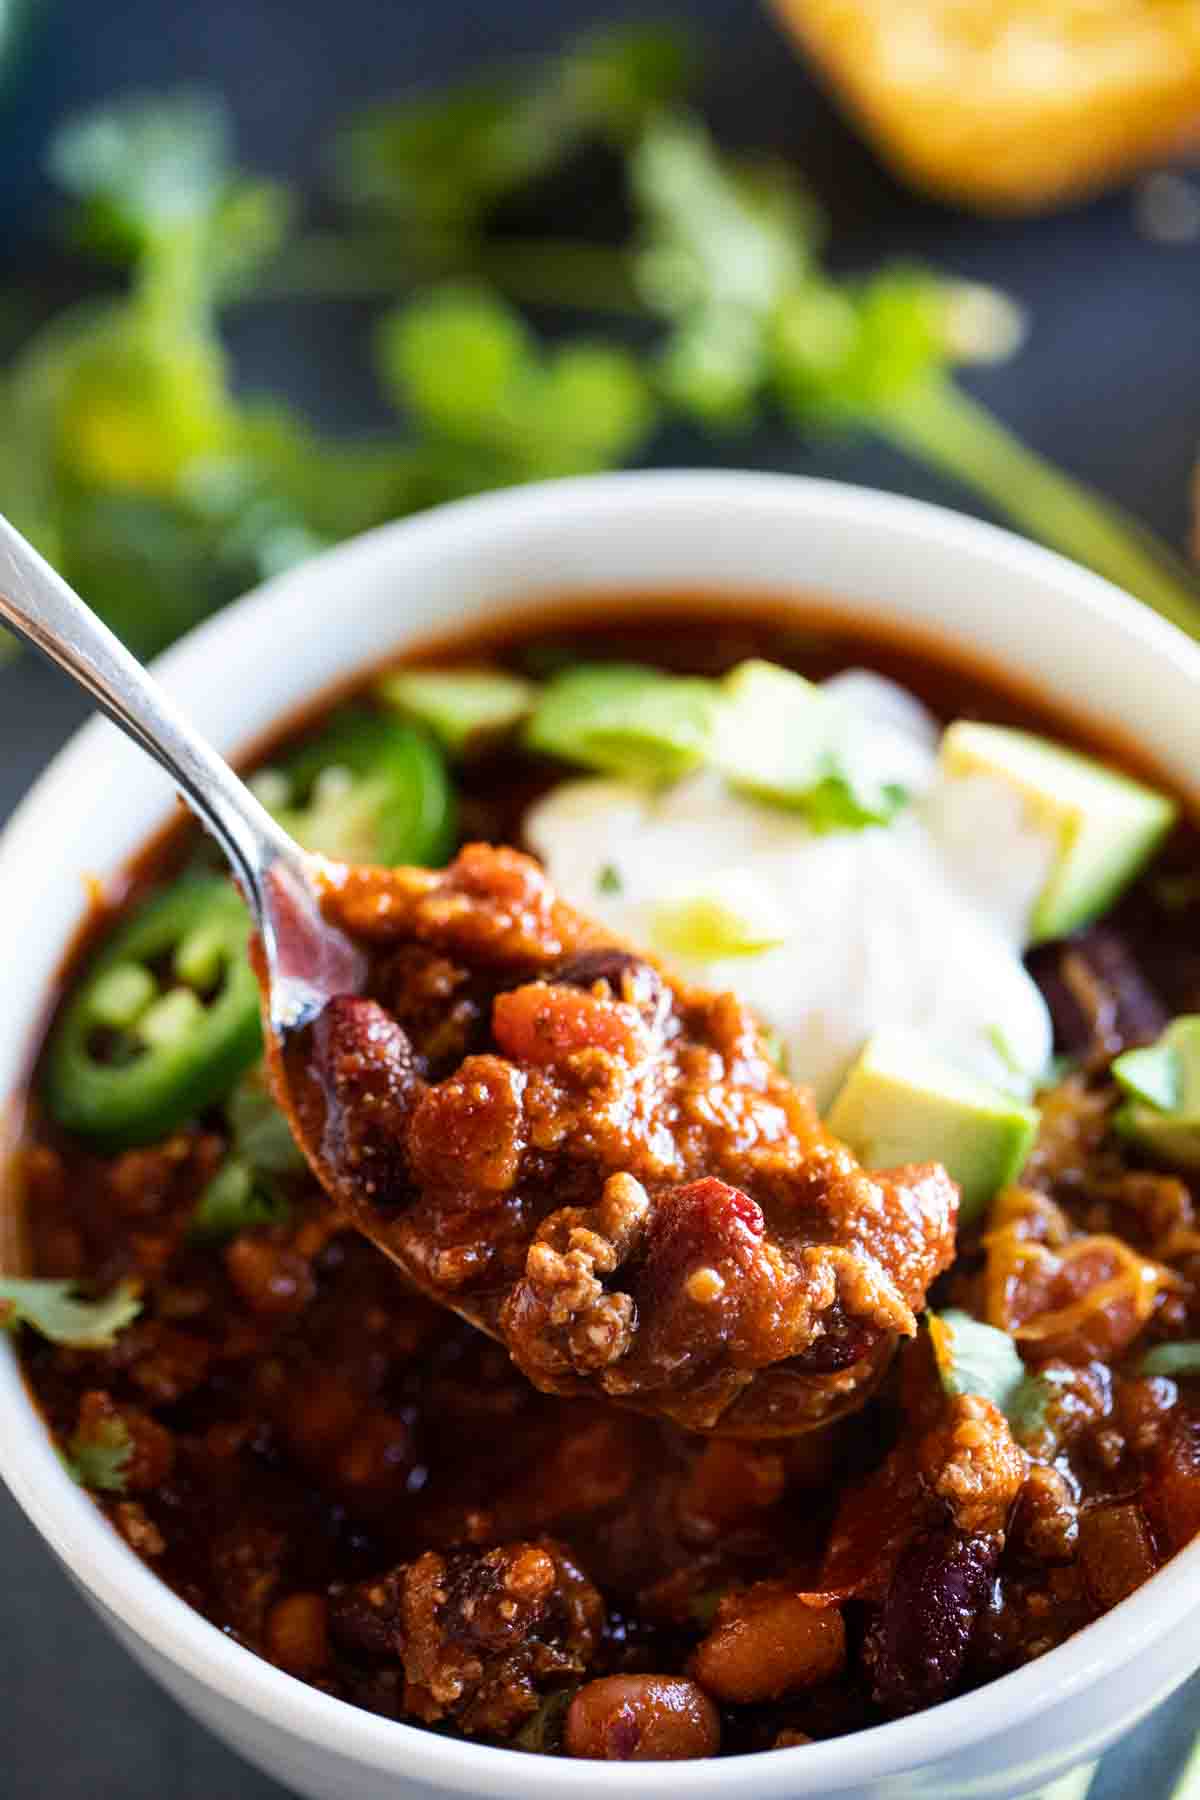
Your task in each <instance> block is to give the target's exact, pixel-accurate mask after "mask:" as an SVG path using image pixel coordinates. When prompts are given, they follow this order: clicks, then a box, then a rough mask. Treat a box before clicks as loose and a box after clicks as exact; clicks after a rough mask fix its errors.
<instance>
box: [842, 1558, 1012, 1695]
mask: <svg viewBox="0 0 1200 1800" xmlns="http://www.w3.org/2000/svg"><path fill="white" fill-rule="evenodd" d="M1001 1541H1002V1540H1001V1539H1000V1538H981V1537H966V1536H964V1535H963V1534H962V1533H961V1532H957V1531H933V1532H928V1533H926V1534H925V1535H924V1536H922V1537H919V1538H918V1539H917V1540H916V1542H915V1543H913V1544H910V1545H909V1547H908V1549H907V1550H906V1551H905V1552H904V1554H903V1556H902V1557H901V1558H900V1561H899V1563H898V1564H897V1567H896V1572H895V1574H894V1575H893V1577H892V1582H891V1586H890V1588H889V1589H888V1593H887V1598H886V1599H885V1600H884V1603H883V1609H882V1611H881V1613H880V1615H879V1618H878V1619H877V1620H876V1622H875V1624H874V1625H873V1627H872V1628H871V1631H870V1633H869V1634H868V1637H867V1642H866V1644H865V1645H864V1658H865V1660H866V1661H867V1663H868V1664H869V1665H870V1666H871V1668H872V1670H873V1675H874V1697H875V1699H876V1701H877V1702H878V1703H879V1705H880V1706H882V1707H885V1708H886V1709H887V1711H888V1712H893V1713H906V1712H916V1711H918V1710H919V1709H920V1708H921V1707H923V1706H932V1705H933V1704H934V1703H935V1702H936V1701H938V1700H944V1699H945V1698H946V1696H947V1695H948V1694H949V1693H951V1691H952V1690H953V1688H954V1687H955V1685H956V1683H957V1681H958V1678H959V1676H960V1675H961V1673H962V1666H963V1663H964V1661H965V1660H966V1655H967V1646H968V1644H969V1643H970V1640H971V1632H972V1630H973V1628H974V1625H975V1619H976V1615H977V1614H978V1612H979V1609H980V1607H981V1606H982V1604H983V1599H984V1595H985V1592H986V1589H987V1583H988V1580H989V1578H990V1576H991V1574H992V1571H993V1570H994V1569H995V1567H996V1563H997V1562H998V1560H999V1557H1000V1546H1001Z"/></svg>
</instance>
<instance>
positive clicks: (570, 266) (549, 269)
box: [226, 231, 645, 315]
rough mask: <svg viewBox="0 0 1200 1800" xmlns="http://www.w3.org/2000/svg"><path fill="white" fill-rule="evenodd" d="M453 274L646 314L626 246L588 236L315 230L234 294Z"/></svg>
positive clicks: (307, 293) (283, 295) (346, 288)
mask: <svg viewBox="0 0 1200 1800" xmlns="http://www.w3.org/2000/svg"><path fill="white" fill-rule="evenodd" d="M448 277H463V278H467V279H469V278H472V277H473V278H474V279H476V280H479V281H485V282H489V283H490V284H491V285H492V286H494V287H497V288H499V289H500V291H501V292H502V293H504V294H506V295H507V296H508V298H509V299H510V300H516V301H520V302H522V303H524V304H526V305H529V306H546V307H562V308H564V309H568V310H571V311H583V312H609V313H620V314H631V315H637V314H644V312H645V308H644V306H643V305H642V304H641V302H640V300H639V298H638V294H637V291H636V288H635V286H634V282H633V276H632V273H631V268H630V259H629V257H628V256H627V255H626V253H625V251H623V250H621V249H618V248H617V247H615V246H612V245H608V244H593V243H588V242H586V241H585V240H582V239H560V238H533V237H529V238H525V237H510V238H488V239H486V240H483V241H479V240H474V241H468V242H465V243H463V242H458V241H455V240H453V239H451V240H448V241H441V242H428V241H426V242H424V243H422V242H420V241H419V240H416V241H413V240H402V239H401V238H400V237H399V236H397V235H395V234H384V233H380V232H371V233H359V234H348V233H343V232H337V231H325V232H320V231H314V232H309V233H308V234H307V235H306V236H304V237H302V238H298V239H297V240H296V242H295V243H293V244H291V245H289V246H288V248H287V249H286V250H284V251H283V252H282V253H281V254H280V255H279V256H278V257H276V259H275V260H274V261H273V262H272V263H271V265H270V266H269V268H267V269H264V270H262V271H260V272H259V273H258V274H256V275H255V277H254V279H253V282H252V284H251V285H249V286H247V287H246V288H244V289H242V290H239V291H236V292H234V293H232V294H230V295H228V296H226V297H227V298H228V299H230V300H234V301H245V300H253V301H262V300H296V299H304V300H341V299H345V300H350V299H375V298H384V299H389V300H390V299H396V298H399V297H402V296H403V295H404V294H405V293H410V292H412V290H413V289H414V288H418V287H424V286H426V285H427V284H428V283H430V282H433V281H442V280H445V279H446V278H448Z"/></svg>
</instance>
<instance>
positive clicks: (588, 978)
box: [547, 947, 670, 1025]
mask: <svg viewBox="0 0 1200 1800" xmlns="http://www.w3.org/2000/svg"><path fill="white" fill-rule="evenodd" d="M547 979H548V980H550V981H556V982H562V983H563V984H564V985H565V986H568V987H580V988H590V987H594V986H595V984H596V982H598V981H606V982H607V983H608V985H609V987H610V988H611V989H612V992H613V997H614V998H615V999H617V1000H627V1001H628V1002H629V1004H630V1005H631V1006H636V1007H637V1009H638V1011H639V1012H640V1013H641V1014H642V1017H643V1018H644V1019H645V1020H646V1023H647V1024H648V1025H657V1024H659V1023H660V1022H661V1019H662V1016H663V1014H664V1013H665V1012H666V1011H667V1008H668V1007H669V1005H670V996H669V995H668V993H667V990H666V986H665V984H664V982H663V979H662V976H661V975H660V974H659V973H658V970H657V969H655V968H652V967H651V965H650V964H649V963H648V962H644V961H643V960H642V958H641V957H640V956H635V955H634V954H633V952H632V951H630V950H618V949H616V948H615V947H614V948H611V949H606V950H581V951H580V953H579V955H578V956H570V957H568V958H567V960H566V961H565V962H563V963H560V964H559V965H558V967H557V968H556V969H552V970H551V971H550V974H549V976H548V977H547Z"/></svg>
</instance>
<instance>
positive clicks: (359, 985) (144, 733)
mask: <svg viewBox="0 0 1200 1800" xmlns="http://www.w3.org/2000/svg"><path fill="white" fill-rule="evenodd" d="M0 623H3V624H5V625H8V626H10V627H11V628H12V629H13V630H14V631H16V632H17V633H18V635H19V636H21V637H23V638H26V639H27V640H28V641H29V643H31V644H32V645H33V646H34V647H35V649H37V650H39V651H41V652H42V654H43V655H44V656H47V657H48V658H49V659H50V660H51V661H52V662H55V663H57V664H58V665H59V666H60V667H61V668H63V669H65V670H66V672H67V674H68V675H70V676H71V677H72V678H73V680H75V681H77V682H78V683H79V684H80V686H81V687H83V688H86V690H87V691H88V693H90V694H91V695H92V697H93V698H94V699H95V700H96V701H97V702H98V704H99V705H100V707H101V708H102V709H103V711H104V712H106V713H107V714H108V716H109V717H110V718H111V719H112V720H113V721H114V723H115V724H117V725H119V726H120V728H121V730H122V731H124V732H125V733H126V734H127V735H128V736H129V737H131V738H132V739H133V740H134V742H135V743H136V744H139V745H140V746H141V747H142V749H143V750H146V751H148V752H149V754H150V755H151V756H153V757H154V758H155V760H156V761H157V762H159V763H161V765H162V766H163V768H164V769H166V771H167V773H168V774H169V775H171V776H172V777H173V778H174V780H175V781H176V783H177V784H178V786H179V790H180V793H181V794H182V796H183V798H184V800H185V801H186V802H187V804H188V805H189V806H190V807H191V809H192V811H193V812H194V813H195V814H196V816H197V817H198V818H199V820H200V822H201V824H202V825H204V826H205V827H206V828H207V829H208V831H210V832H211V833H212V835H213V837H214V838H215V839H216V840H217V843H218V844H219V845H220V847H221V849H222V850H223V851H224V853H225V855H226V857H227V858H228V859H229V863H230V865H231V867H232V869H233V873H234V875H235V877H236V878H237V880H238V883H239V885H240V886H241V888H242V890H243V892H244V894H245V896H246V899H247V901H248V902H249V905H250V910H251V913H252V915H253V919H254V923H255V925H256V927H257V929H258V933H259V937H260V939H261V942H262V948H263V960H262V963H261V964H260V968H259V979H260V984H263V985H264V986H265V999H266V1012H267V1024H268V1028H269V1032H270V1035H271V1038H272V1040H273V1041H272V1043H271V1045H270V1046H269V1049H270V1053H271V1059H272V1065H273V1067H274V1068H275V1070H276V1072H277V1075H278V1076H279V1082H278V1091H279V1098H280V1100H281V1102H282V1103H283V1104H284V1106H285V1111H286V1112H287V1115H288V1120H289V1123H290V1124H291V1126H292V1130H293V1134H294V1135H295V1137H296V1139H297V1142H298V1143H299V1144H300V1147H301V1148H302V1149H303V1150H304V1152H305V1155H306V1156H307V1158H308V1160H309V1162H310V1164H311V1166H312V1168H313V1171H314V1173H315V1174H316V1176H317V1178H318V1180H320V1182H321V1184H322V1186H323V1187H324V1188H325V1190H326V1192H327V1193H328V1194H329V1195H330V1198H331V1199H332V1200H333V1201H334V1204H335V1206H337V1208H338V1210H339V1211H340V1212H341V1213H342V1214H343V1216H344V1217H345V1218H346V1220H347V1222H348V1223H349V1224H351V1225H353V1226H354V1227H355V1229H357V1230H358V1231H360V1232H361V1233H362V1235H363V1236H364V1237H366V1238H368V1239H369V1240H370V1241H371V1242H372V1243H373V1244H375V1246H376V1247H377V1248H378V1249H379V1250H381V1251H383V1253H384V1254H385V1255H386V1256H388V1257H390V1258H391V1260H392V1261H393V1262H395V1263H398V1264H399V1266H400V1268H401V1270H402V1271H403V1273H404V1274H405V1276H406V1277H407V1278H408V1280H409V1282H410V1283H411V1284H412V1285H413V1286H414V1287H417V1288H418V1289H420V1290H421V1291H423V1292H424V1293H426V1294H427V1295H428V1296H429V1298H430V1299H432V1300H434V1301H435V1302H436V1303H437V1304H439V1305H441V1306H444V1307H447V1308H449V1309H450V1310H452V1311H454V1312H457V1313H458V1314H459V1315H460V1317H462V1318H464V1319H466V1320H468V1321H469V1322H470V1323H471V1324H472V1325H474V1326H476V1327H477V1328H478V1329H480V1330H483V1331H486V1332H488V1333H489V1334H490V1335H492V1336H499V1335H500V1334H499V1331H498V1329H497V1323H496V1319H495V1318H494V1317H493V1316H492V1315H491V1314H489V1312H488V1311H487V1308H486V1305H485V1304H484V1301H483V1300H482V1299H481V1298H479V1297H471V1296H467V1295H458V1296H451V1295H448V1294H447V1293H445V1292H444V1291H441V1290H439V1289H437V1288H436V1287H435V1286H434V1285H433V1284H432V1283H431V1282H430V1280H429V1277H428V1273H427V1271H426V1270H425V1269H424V1268H423V1267H422V1266H415V1265H414V1263H413V1259H412V1258H411V1257H407V1256H406V1255H405V1254H404V1253H403V1250H402V1248H401V1247H400V1246H398V1244H397V1242H396V1241H395V1237H394V1234H392V1233H391V1232H390V1231H389V1224H388V1220H387V1218H386V1217H385V1216H381V1215H379V1214H378V1213H377V1209H376V1208H375V1206H374V1204H373V1201H372V1198H371V1189H370V1184H367V1186H366V1188H365V1190H363V1191H359V1190H360V1186H361V1184H360V1183H359V1182H358V1181H357V1180H356V1179H352V1178H351V1177H350V1176H349V1175H347V1173H346V1171H345V1170H343V1169H342V1168H341V1167H340V1166H339V1164H338V1161H337V1159H336V1157H335V1156H333V1155H332V1153H331V1152H330V1150H329V1144H328V1137H329V1134H328V1133H327V1132H326V1130H325V1129H324V1123H323V1116H324V1115H323V1113H322V1111H321V1108H320V1107H318V1109H317V1112H318V1113H321V1117H317V1116H316V1115H315V1114H314V1116H312V1117H310V1116H309V1115H308V1113H307V1112H306V1110H305V1107H304V1105H303V1103H302V1096H303V1094H304V1092H305V1090H306V1085H307V1086H311V1085H312V1083H307V1084H306V1080H305V1075H306V1070H307V1061H308V1039H307V1038H306V1037H305V1036H303V1035H302V1032H303V1031H304V1028H305V1027H307V1026H309V1025H312V1024H314V1022H315V1021H316V1020H317V1019H318V1018H319V1016H320V1015H321V1014H322V1013H323V1012H324V1011H325V1009H326V1007H327V1006H328V1005H329V1003H330V1002H331V1001H335V1000H337V999H339V998H340V997H343V996H346V995H359V994H361V993H362V991H363V988H364V986H365V983H366V977H367V966H366V960H365V958H364V957H363V956H362V954H361V953H360V952H359V951H358V949H356V947H355V946H354V945H353V944H352V943H351V941H350V940H349V938H347V937H346V936H345V935H344V934H343V933H342V932H340V931H339V930H337V929H336V927H334V926H332V925H330V924H329V923H328V921H327V920H326V919H325V918H324V916H323V915H322V911H321V905H320V898H319V895H320V890H321V886H322V877H327V876H328V875H330V874H331V873H332V872H333V871H334V870H335V869H336V867H337V865H331V864H330V863H329V862H328V861H327V859H325V858H323V857H317V856H313V855H311V854H309V853H308V852H307V851H305V850H302V849H301V848H300V846H299V844H297V843H295V842H294V841H293V839H292V838H290V837H289V836H288V834H287V833H286V832H285V831H282V830H281V829H280V827H279V826H278V825H277V824H276V823H275V821H274V819H272V818H271V816H270V814H269V813H267V812H266V811H265V809H264V808H263V807H262V806H261V805H260V803H259V802H258V801H257V800H256V799H255V798H254V795H253V794H252V793H251V792H250V790H249V789H248V788H247V787H246V786H245V785H244V784H243V783H242V782H241V781H240V780H239V779H238V777H237V776H236V775H235V774H234V773H233V770H232V769H231V768H230V767H229V765H228V763H226V762H224V761H223V760H222V759H221V757H219V756H218V755H217V753H216V751H215V750H213V748H212V746H211V745H210V744H208V743H206V742H205V740H204V739H203V738H202V737H201V736H200V735H199V733H198V732H197V731H196V730H195V729H194V728H193V726H192V725H190V724H189V723H188V721H187V719H186V718H185V717H184V716H183V714H182V713H181V712H180V711H179V709H178V708H177V707H176V705H175V704H174V702H173V701H172V700H170V699H169V698H168V696H167V695H166V694H164V693H163V691H162V689H161V688H160V687H159V686H158V684H157V682H155V681H154V680H153V679H152V678H151V677H150V676H149V675H148V674H147V673H146V671H145V669H143V668H142V667H141V665H140V664H139V663H138V662H137V661H136V660H135V659H134V658H133V657H132V656H131V655H130V654H129V652H128V651H127V650H126V649H125V648H124V646H123V645H122V644H121V643H119V642H118V640H117V639H116V638H115V637H114V636H113V634H112V632H111V631H109V629H108V627H107V626H106V625H103V624H102V623H101V622H100V620H99V619H98V618H97V617H96V615H95V613H93V612H92V611H91V609H90V608H89V607H88V606H86V605H85V604H84V602H83V601H82V600H81V599H80V597H79V595H78V594H76V593H75V592H74V591H73V590H72V588H71V587H69V586H68V584H67V583H66V582H65V581H64V580H63V579H62V577H61V576H60V575H58V574H56V572H55V571H54V570H53V569H52V568H51V567H50V565H49V564H48V563H47V562H46V561H45V560H44V558H43V557H41V556H40V555H39V554H38V552H37V551H36V550H35V549H34V548H33V547H32V545H30V544H29V543H27V542H26V540H25V539H24V538H23V537H22V536H21V534H20V532H18V531H17V530H16V529H15V528H14V527H13V526H12V525H11V524H9V522H8V521H7V520H6V519H4V518H3V517H2V516H0ZM264 975H265V983H264ZM290 1052H294V1054H295V1056H296V1058H298V1062H299V1067H298V1068H294V1067H289V1066H288V1063H289V1060H290V1057H289V1055H288V1054H287V1053H290ZM890 1355H891V1344H890V1341H889V1339H888V1338H887V1337H886V1336H883V1337H881V1338H880V1339H879V1341H878V1342H877V1343H876V1344H875V1345H874V1346H873V1348H872V1349H871V1350H870V1351H868V1353H867V1354H866V1355H865V1356H864V1357H863V1358H862V1360H861V1362H860V1363H859V1364H858V1366H857V1379H856V1381H855V1382H853V1383H849V1382H843V1383H842V1385H841V1386H838V1385H837V1384H835V1385H834V1386H832V1387H831V1386H830V1385H829V1383H828V1382H827V1381H826V1380H824V1379H823V1378H822V1377H821V1376H820V1375H819V1374H818V1375H816V1376H812V1377H809V1376H806V1375H803V1374H800V1373H798V1372H795V1371H790V1370H789V1369H788V1366H787V1364H786V1363H784V1364H781V1365H779V1366H778V1368H777V1369H766V1370H762V1371H759V1372H758V1374H757V1376H756V1378H755V1381H754V1383H753V1405H754V1410H753V1411H751V1410H750V1408H749V1406H747V1407H746V1408H745V1417H741V1416H739V1418H738V1420H737V1421H736V1422H732V1423H731V1422H726V1421H713V1422H710V1423H711V1424H712V1425H715V1428H716V1429H717V1430H718V1431H721V1432H725V1431H727V1430H728V1431H732V1432H733V1433H734V1435H747V1434H748V1435H752V1436H763V1435H768V1436H773V1435H792V1434H793V1433H796V1432H801V1431H807V1430H812V1429H814V1428H815V1427H817V1426H819V1425H826V1424H829V1423H830V1422H832V1421H833V1420H834V1419H836V1418H838V1417H840V1416H841V1415H842V1414H843V1413H845V1412H849V1411H855V1410H857V1409H858V1408H859V1407H860V1406H861V1405H862V1404H863V1403H864V1402H865V1400H866V1399H867V1398H868V1397H869V1395H870V1393H871V1392H873V1391H874V1389H875V1387H876V1386H877V1385H878V1382H879V1380H880V1379H881V1378H882V1375H883V1373H884V1371H885V1369H886V1366H887V1363H888V1361H889V1359H890ZM555 1391H559V1392H566V1391H575V1390H574V1389H570V1390H568V1389H556V1390H555ZM614 1398H617V1399H618V1403H619V1404H623V1405H628V1406H632V1407H634V1408H636V1409H637V1410H639V1411H646V1412H650V1413H661V1414H664V1415H665V1416H667V1417H672V1416H675V1415H674V1414H673V1412H672V1408H671V1405H670V1403H669V1397H668V1398H662V1397H659V1396H656V1395H655V1394H654V1393H653V1392H652V1393H650V1394H648V1395H647V1396H645V1397H641V1398H639V1397H637V1396H634V1395H629V1396H624V1397H622V1396H614ZM746 1399H747V1401H749V1400H750V1394H749V1391H748V1392H747V1396H746ZM738 1411H739V1415H740V1413H741V1411H742V1408H741V1407H739V1409H738ZM692 1423H695V1421H692Z"/></svg>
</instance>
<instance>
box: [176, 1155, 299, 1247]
mask: <svg viewBox="0 0 1200 1800" xmlns="http://www.w3.org/2000/svg"><path fill="white" fill-rule="evenodd" d="M290 1215H291V1207H290V1206H289V1204H288V1201H287V1198H286V1196H285V1195H283V1194H281V1193H279V1192H278V1191H277V1190H276V1189H275V1188H274V1187H273V1186H271V1185H270V1184H269V1183H267V1182H266V1181H264V1180H263V1179H261V1178H260V1177H259V1176H258V1175H257V1174H256V1173H255V1171H254V1170H253V1169H252V1168H251V1167H250V1165H249V1164H248V1163H246V1162H243V1161H242V1160H241V1159H240V1158H239V1157H237V1156H228V1157H226V1159H225V1161H224V1162H223V1163H222V1164H221V1167H220V1168H219V1169H218V1170H217V1173H216V1174H215V1175H214V1176H213V1178H212V1180H211V1181H210V1182H209V1184H208V1186H207V1187H206V1188H205V1189H204V1192H203V1193H202V1194H201V1195H200V1198H199V1200H197V1202H196V1209H195V1211H194V1212H193V1214H192V1219H191V1224H190V1225H189V1227H188V1237H189V1239H190V1240H191V1242H192V1243H194V1244H223V1243H225V1242H226V1241H227V1240H228V1239H229V1238H233V1237H237V1236H238V1234H239V1233H240V1232H243V1231H252V1230H253V1229H254V1227H255V1226H258V1225H282V1224H286V1222H287V1220H288V1218H289V1217H290Z"/></svg>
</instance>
